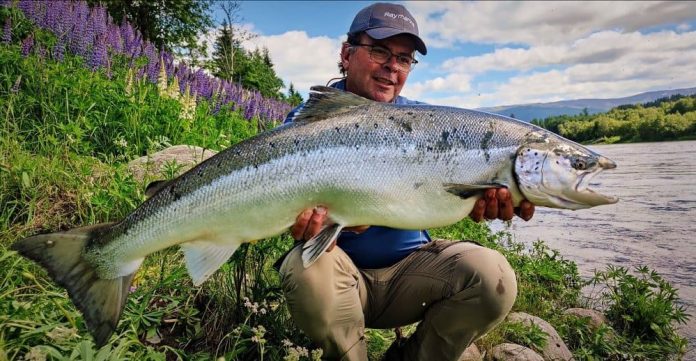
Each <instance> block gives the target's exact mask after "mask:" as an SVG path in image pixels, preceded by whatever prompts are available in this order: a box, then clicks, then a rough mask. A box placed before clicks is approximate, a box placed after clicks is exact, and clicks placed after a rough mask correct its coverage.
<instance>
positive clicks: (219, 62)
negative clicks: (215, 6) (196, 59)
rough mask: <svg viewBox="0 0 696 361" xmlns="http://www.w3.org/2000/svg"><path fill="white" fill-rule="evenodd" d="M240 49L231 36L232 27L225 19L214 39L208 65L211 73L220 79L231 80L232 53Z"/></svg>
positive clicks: (232, 68) (232, 74) (232, 71)
mask: <svg viewBox="0 0 696 361" xmlns="http://www.w3.org/2000/svg"><path fill="white" fill-rule="evenodd" d="M240 50H241V48H240V46H239V43H238V42H237V41H235V40H234V38H233V36H232V28H231V27H230V26H229V25H228V24H227V21H223V24H222V29H220V34H219V35H218V37H217V39H215V47H214V50H213V60H212V64H211V67H210V68H211V70H212V72H213V74H215V76H217V77H219V78H222V79H227V80H232V79H233V76H234V60H235V56H234V54H235V52H238V51H240Z"/></svg>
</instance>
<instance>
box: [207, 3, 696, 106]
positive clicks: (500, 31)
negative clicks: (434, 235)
mask: <svg viewBox="0 0 696 361" xmlns="http://www.w3.org/2000/svg"><path fill="white" fill-rule="evenodd" d="M371 3H372V2H367V1H330V2H329V1H302V2H293V1H283V2H269V1H260V2H253V1H252V2H241V11H240V13H239V15H240V16H241V18H242V20H241V22H240V23H241V24H239V25H240V26H241V27H244V28H246V29H248V30H250V31H251V32H253V33H255V34H257V36H256V37H255V38H254V39H252V40H250V41H249V42H247V43H245V46H246V47H248V48H250V49H253V48H255V47H267V48H268V49H269V51H270V53H271V58H272V59H273V61H274V63H275V68H276V71H277V73H278V74H279V76H280V77H281V78H282V79H283V80H284V82H285V83H286V85H287V84H289V83H290V82H292V83H293V84H295V86H296V88H297V89H298V90H299V91H300V92H301V93H302V94H303V95H305V96H306V94H307V92H308V90H309V87H310V86H312V85H315V84H325V83H326V82H327V81H328V80H329V79H330V78H332V77H335V76H338V71H337V69H336V62H337V61H338V51H339V49H340V43H341V41H343V40H344V38H345V32H346V31H347V29H348V27H349V26H350V23H351V21H352V20H353V17H354V16H355V14H356V13H357V12H358V11H359V10H360V9H362V8H363V7H365V6H367V5H369V4H371ZM402 4H404V5H405V6H406V7H407V8H408V9H409V10H410V11H411V13H412V14H413V15H414V17H415V18H416V20H417V22H418V25H419V28H420V30H421V37H422V38H424V40H425V42H426V44H427V46H428V55H427V56H424V57H420V59H419V60H420V63H419V64H418V65H417V66H416V68H415V69H414V70H413V71H412V73H411V75H410V76H409V80H408V82H407V85H406V86H405V87H404V90H403V92H402V95H405V96H407V97H409V98H412V99H418V100H422V101H426V102H429V103H432V104H443V105H453V106H459V107H465V108H476V107H483V106H496V105H505V104H522V103H534V102H548V101H557V100H564V99H577V98H613V97H622V96H628V95H633V94H636V93H640V92H644V91H650V90H660V89H674V88H686V87H695V86H696V71H694V70H695V69H696V66H694V65H693V64H696V6H694V4H693V3H689V2H645V1H641V2H452V1H448V2H403V3H402ZM220 14H221V13H219V12H218V13H217V15H220Z"/></svg>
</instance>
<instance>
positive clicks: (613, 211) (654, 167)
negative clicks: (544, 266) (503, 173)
mask: <svg viewBox="0 0 696 361" xmlns="http://www.w3.org/2000/svg"><path fill="white" fill-rule="evenodd" d="M590 148H592V149H594V150H596V151H597V152H599V153H600V154H602V155H604V156H607V157H609V158H610V159H612V160H614V161H615V162H616V163H617V165H618V167H617V168H616V169H614V170H611V171H606V172H604V173H602V174H600V175H598V176H597V177H596V178H594V179H593V182H592V188H595V189H598V190H600V193H603V194H608V195H616V196H618V197H619V198H620V201H619V202H618V203H617V204H612V205H606V206H600V207H595V208H591V209H584V210H578V211H566V210H555V209H549V208H537V210H536V213H535V215H534V218H532V220H530V221H529V222H524V221H522V220H520V219H519V218H517V219H516V220H514V221H513V223H512V226H511V227H510V229H509V230H510V232H511V233H512V234H513V235H514V237H515V239H516V240H517V241H520V242H523V243H525V244H526V245H528V246H531V245H532V243H533V242H534V241H535V240H537V239H542V240H544V241H546V243H547V244H548V245H549V246H550V247H551V248H554V249H557V250H559V251H560V252H561V254H562V255H563V256H564V257H565V258H567V259H570V260H573V261H575V262H577V264H578V267H579V269H580V273H581V275H583V276H585V277H589V276H591V275H592V273H593V270H594V269H598V270H604V269H605V268H606V266H607V265H609V264H613V265H617V266H624V267H627V268H629V269H633V267H634V266H638V265H647V266H649V267H651V268H653V269H655V270H656V271H658V272H659V273H660V274H661V275H662V276H663V277H664V278H665V279H667V280H669V281H670V282H671V283H672V284H673V285H674V286H676V287H677V288H678V290H679V296H680V298H681V299H682V300H683V302H684V304H686V305H687V306H688V309H687V313H689V314H692V315H693V317H692V319H691V320H689V322H688V323H687V324H686V325H685V326H681V327H680V329H681V333H682V335H684V336H686V337H687V338H688V339H689V349H690V350H691V351H690V352H689V353H688V354H687V356H686V357H685V359H686V360H696V350H694V348H696V275H694V273H695V272H696V241H695V239H696V141H684V142H660V143H637V144H617V145H599V146H592V147H590ZM491 228H492V229H494V230H502V229H505V225H504V224H503V223H502V222H499V221H496V222H493V223H492V224H491Z"/></svg>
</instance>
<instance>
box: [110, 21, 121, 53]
mask: <svg viewBox="0 0 696 361" xmlns="http://www.w3.org/2000/svg"><path fill="white" fill-rule="evenodd" d="M106 45H107V48H108V49H109V50H110V51H111V54H112V55H114V54H122V53H123V39H122V38H121V32H120V31H119V27H118V26H117V25H114V24H109V29H108V30H107V31H106Z"/></svg>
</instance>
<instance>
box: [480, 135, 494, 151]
mask: <svg viewBox="0 0 696 361" xmlns="http://www.w3.org/2000/svg"><path fill="white" fill-rule="evenodd" d="M491 139H493V132H492V131H490V130H489V131H487V132H486V134H484V135H483V139H481V149H483V150H488V147H490V145H491Z"/></svg>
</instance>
